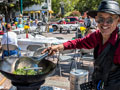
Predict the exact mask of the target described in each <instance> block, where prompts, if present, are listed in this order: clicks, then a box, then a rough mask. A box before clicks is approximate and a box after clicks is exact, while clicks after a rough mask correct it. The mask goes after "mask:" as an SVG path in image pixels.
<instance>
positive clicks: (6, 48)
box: [2, 44, 21, 59]
mask: <svg viewBox="0 0 120 90" xmlns="http://www.w3.org/2000/svg"><path fill="white" fill-rule="evenodd" d="M11 50H16V51H17V56H18V58H19V57H20V56H21V53H20V48H18V46H16V45H12V44H3V45H2V59H4V56H5V55H4V51H8V56H12V55H10V51H11ZM13 55H15V54H13Z"/></svg>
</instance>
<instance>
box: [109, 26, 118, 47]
mask: <svg viewBox="0 0 120 90" xmlns="http://www.w3.org/2000/svg"><path fill="white" fill-rule="evenodd" d="M118 29H119V28H118V27H117V28H116V29H115V30H114V31H113V33H112V34H111V36H110V38H109V40H108V42H109V43H111V44H112V45H115V43H116V41H117V38H118Z"/></svg>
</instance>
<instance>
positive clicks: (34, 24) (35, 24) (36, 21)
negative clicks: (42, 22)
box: [33, 19, 38, 27]
mask: <svg viewBox="0 0 120 90" xmlns="http://www.w3.org/2000/svg"><path fill="white" fill-rule="evenodd" d="M37 25H38V20H37V19H35V22H34V23H33V26H36V27H37Z"/></svg>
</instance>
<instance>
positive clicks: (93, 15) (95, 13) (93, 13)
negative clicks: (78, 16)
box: [87, 11, 98, 18]
mask: <svg viewBox="0 0 120 90" xmlns="http://www.w3.org/2000/svg"><path fill="white" fill-rule="evenodd" d="M97 13H98V11H88V13H87V15H89V16H91V17H92V18H95V16H97Z"/></svg>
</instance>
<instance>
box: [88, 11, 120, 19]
mask: <svg viewBox="0 0 120 90" xmlns="http://www.w3.org/2000/svg"><path fill="white" fill-rule="evenodd" d="M98 12H104V13H110V14H116V15H119V16H120V14H118V13H116V12H114V11H111V10H108V9H107V10H104V11H102V10H101V11H88V13H87V15H89V16H91V17H92V18H95V16H97V13H98Z"/></svg>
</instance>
